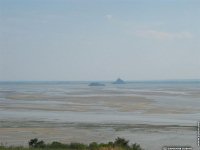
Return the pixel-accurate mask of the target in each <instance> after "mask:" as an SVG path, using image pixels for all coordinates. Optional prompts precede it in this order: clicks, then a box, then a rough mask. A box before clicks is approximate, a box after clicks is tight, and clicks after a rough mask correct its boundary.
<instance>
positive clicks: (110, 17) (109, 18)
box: [105, 14, 113, 20]
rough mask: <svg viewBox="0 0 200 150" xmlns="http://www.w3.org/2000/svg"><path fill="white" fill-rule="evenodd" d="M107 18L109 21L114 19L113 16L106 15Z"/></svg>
mask: <svg viewBox="0 0 200 150" xmlns="http://www.w3.org/2000/svg"><path fill="white" fill-rule="evenodd" d="M105 17H106V19H107V20H111V19H112V18H113V16H112V15H111V14H107V15H105Z"/></svg>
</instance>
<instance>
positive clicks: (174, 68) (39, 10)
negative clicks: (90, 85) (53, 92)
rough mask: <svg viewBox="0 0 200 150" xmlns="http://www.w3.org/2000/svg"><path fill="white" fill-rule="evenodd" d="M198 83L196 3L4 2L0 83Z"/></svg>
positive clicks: (199, 5) (0, 2) (199, 8)
mask: <svg viewBox="0 0 200 150" xmlns="http://www.w3.org/2000/svg"><path fill="white" fill-rule="evenodd" d="M117 77H121V78H123V79H125V80H155V79H158V80H160V79H197V78H198V79H199V78H200V1H199V0H0V80H115V79H116V78H117Z"/></svg>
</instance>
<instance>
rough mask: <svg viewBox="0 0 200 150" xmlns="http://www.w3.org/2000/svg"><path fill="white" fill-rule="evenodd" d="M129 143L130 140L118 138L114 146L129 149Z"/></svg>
mask: <svg viewBox="0 0 200 150" xmlns="http://www.w3.org/2000/svg"><path fill="white" fill-rule="evenodd" d="M128 143H129V141H128V140H126V139H124V138H120V137H118V138H116V139H115V142H114V145H115V146H119V147H125V148H126V147H128Z"/></svg>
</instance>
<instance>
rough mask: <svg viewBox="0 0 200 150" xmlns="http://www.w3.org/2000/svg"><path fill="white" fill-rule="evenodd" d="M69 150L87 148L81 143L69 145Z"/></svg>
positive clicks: (83, 149)
mask: <svg viewBox="0 0 200 150" xmlns="http://www.w3.org/2000/svg"><path fill="white" fill-rule="evenodd" d="M69 148H71V149H75V150H85V149H87V146H86V145H84V144H82V143H71V144H70V145H69Z"/></svg>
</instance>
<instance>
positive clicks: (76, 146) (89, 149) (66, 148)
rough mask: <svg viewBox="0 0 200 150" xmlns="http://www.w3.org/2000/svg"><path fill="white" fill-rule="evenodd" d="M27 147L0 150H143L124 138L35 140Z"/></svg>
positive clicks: (7, 147)
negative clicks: (90, 140)
mask: <svg viewBox="0 0 200 150" xmlns="http://www.w3.org/2000/svg"><path fill="white" fill-rule="evenodd" d="M28 144H29V147H22V146H19V147H17V146H16V147H14V146H3V145H2V146H0V150H143V149H142V148H141V146H140V145H139V144H137V143H135V144H131V145H130V144H129V141H128V140H126V139H124V138H119V137H118V138H117V139H115V141H114V142H108V143H96V142H92V143H90V144H88V145H87V144H82V143H70V144H64V143H60V142H56V141H54V142H52V143H47V144H46V143H45V142H44V141H42V140H38V139H37V138H35V139H31V140H30V141H29V142H28Z"/></svg>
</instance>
